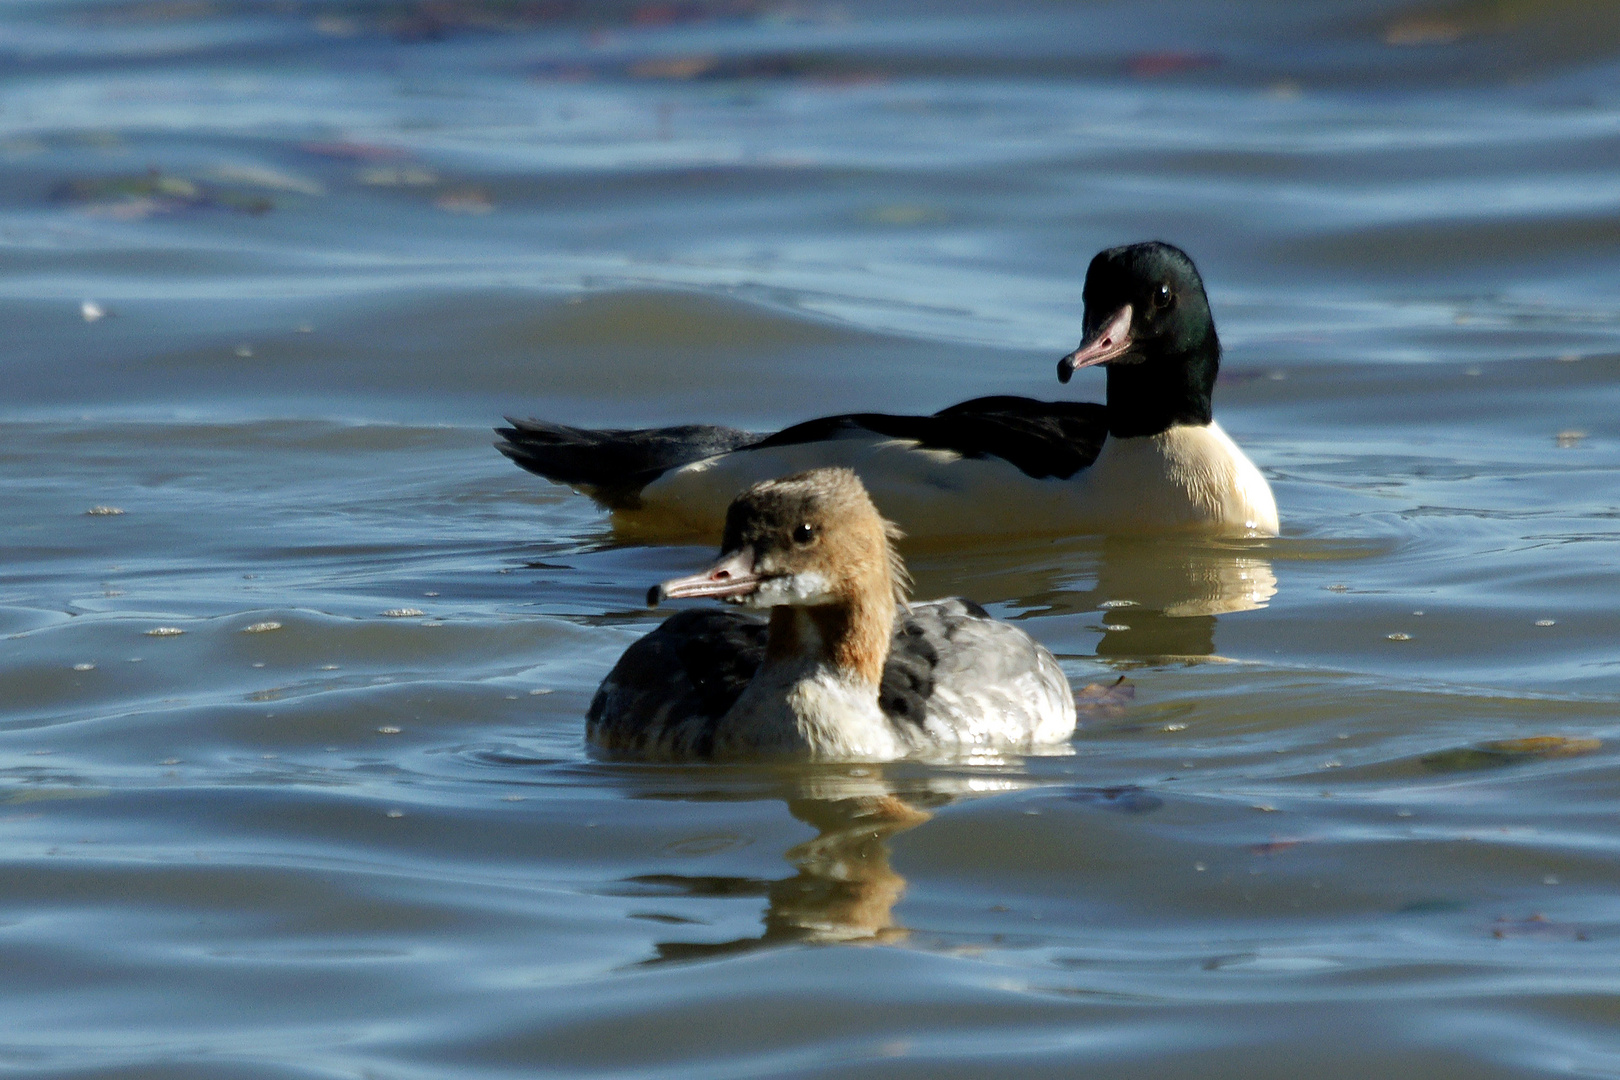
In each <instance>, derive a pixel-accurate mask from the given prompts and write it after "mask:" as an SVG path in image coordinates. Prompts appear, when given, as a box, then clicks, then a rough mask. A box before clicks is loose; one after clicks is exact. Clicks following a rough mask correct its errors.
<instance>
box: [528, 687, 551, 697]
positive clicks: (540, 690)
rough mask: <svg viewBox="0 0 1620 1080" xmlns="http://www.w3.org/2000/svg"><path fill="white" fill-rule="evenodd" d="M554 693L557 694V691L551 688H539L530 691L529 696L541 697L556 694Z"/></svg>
mask: <svg viewBox="0 0 1620 1080" xmlns="http://www.w3.org/2000/svg"><path fill="white" fill-rule="evenodd" d="M554 693H556V691H555V690H553V689H552V688H551V687H549V686H537V687H535V688H534V689H533V690H530V691H529V696H530V697H539V696H540V695H541V694H554Z"/></svg>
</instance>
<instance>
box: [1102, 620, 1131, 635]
mask: <svg viewBox="0 0 1620 1080" xmlns="http://www.w3.org/2000/svg"><path fill="white" fill-rule="evenodd" d="M1102 628H1103V629H1104V630H1107V631H1110V632H1112V633H1117V632H1119V631H1121V630H1129V629H1130V627H1129V626H1126V625H1125V624H1124V623H1107V622H1105V623H1103V624H1102Z"/></svg>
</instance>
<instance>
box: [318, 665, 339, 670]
mask: <svg viewBox="0 0 1620 1080" xmlns="http://www.w3.org/2000/svg"><path fill="white" fill-rule="evenodd" d="M337 669H338V666H337V665H336V664H322V665H321V666H320V669H319V670H321V671H336V670H337Z"/></svg>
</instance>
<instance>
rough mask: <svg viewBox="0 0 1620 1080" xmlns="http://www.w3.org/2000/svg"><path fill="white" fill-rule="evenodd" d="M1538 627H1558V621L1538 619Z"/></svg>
mask: <svg viewBox="0 0 1620 1080" xmlns="http://www.w3.org/2000/svg"><path fill="white" fill-rule="evenodd" d="M1536 625H1537V626H1557V625H1558V621H1557V620H1556V619H1537V620H1536Z"/></svg>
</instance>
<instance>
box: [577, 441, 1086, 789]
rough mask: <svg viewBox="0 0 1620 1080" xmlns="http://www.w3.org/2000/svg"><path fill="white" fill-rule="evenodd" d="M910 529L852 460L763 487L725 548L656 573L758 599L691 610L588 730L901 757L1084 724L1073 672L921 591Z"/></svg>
mask: <svg viewBox="0 0 1620 1080" xmlns="http://www.w3.org/2000/svg"><path fill="white" fill-rule="evenodd" d="M896 537H897V530H896V529H895V527H894V525H892V524H891V523H889V522H888V521H885V520H884V519H883V518H882V517H881V516H880V515H879V514H878V511H877V508H876V507H875V506H873V505H872V500H871V498H870V497H869V496H868V495H867V492H866V488H865V487H863V486H862V485H861V481H860V479H859V478H857V477H856V475H855V474H854V473H853V472H851V471H849V470H848V469H816V470H814V471H811V472H806V473H800V474H798V475H796V476H789V477H786V478H783V479H780V480H767V481H765V482H763V483H759V484H755V485H754V486H753V487H751V488H749V489H748V490H747V491H745V492H743V493H742V494H741V495H739V496H737V498H736V500H735V501H734V502H732V504H731V507H730V508H729V510H728V511H727V512H726V526H725V537H724V540H723V541H722V543H721V548H720V558H719V561H717V562H716V563H715V564H714V565H713V566H711V567H709V568H708V569H707V570H704V571H702V572H701V573H698V574H693V575H692V576H690V577H683V578H675V579H673V580H671V581H666V582H664V583H663V584H662V585H658V586H655V587H654V588H653V589H652V591H651V592H650V593H649V594H648V596H647V599H648V602H649V603H657V601H658V600H660V599H662V598H677V597H696V596H706V597H718V598H721V599H726V600H731V601H733V602H735V603H738V604H741V605H744V606H746V607H751V608H756V609H757V608H767V609H769V610H770V615H769V618H768V619H766V618H761V617H759V616H756V615H750V614H745V613H742V612H727V611H683V612H681V613H680V614H678V615H676V616H674V617H673V618H671V619H668V620H666V621H665V622H664V623H663V624H662V625H660V626H659V627H658V629H656V630H654V631H653V632H652V633H650V634H648V635H647V636H646V637H644V638H642V639H641V640H640V641H638V642H636V643H635V644H634V645H632V646H630V648H629V649H627V650H626V651H625V654H624V656H623V657H621V658H620V659H619V662H618V664H617V665H615V666H614V668H613V670H612V671H611V672H609V673H608V676H607V678H606V679H604V680H602V686H601V688H600V689H599V690H597V692H596V697H595V698H594V699H593V700H592V702H591V707H590V711H589V712H588V713H587V716H586V736H587V738H588V739H589V740H590V741H591V743H593V744H594V745H596V746H597V747H599V748H601V749H603V750H606V751H610V752H615V753H624V754H632V755H636V756H641V757H650V758H663V759H691V758H735V757H760V756H767V757H768V756H778V757H780V756H788V757H795V758H808V759H815V760H830V761H888V760H893V759H896V758H903V757H910V756H915V755H924V756H926V755H930V754H937V753H947V754H948V753H958V752H962V751H972V750H985V751H1027V750H1031V749H1034V748H1036V747H1039V746H1043V745H1049V744H1053V743H1059V742H1062V741H1063V740H1065V739H1067V738H1069V736H1070V735H1071V734H1073V732H1074V727H1075V700H1074V694H1073V693H1072V692H1071V690H1070V689H1069V681H1068V679H1067V678H1066V677H1065V676H1064V674H1063V672H1062V670H1061V669H1059V667H1058V665H1057V661H1055V660H1053V659H1052V654H1051V653H1049V652H1047V651H1046V649H1045V648H1043V647H1042V646H1041V645H1040V644H1039V643H1037V642H1036V641H1035V640H1034V639H1033V638H1031V637H1030V636H1029V635H1028V634H1026V633H1024V632H1023V631H1022V630H1019V629H1018V628H1017V627H1014V626H1010V625H1008V624H1007V623H1003V622H997V621H996V620H994V619H992V618H990V616H989V615H988V614H986V613H985V611H984V609H982V608H980V607H979V606H978V605H976V604H973V603H971V602H969V601H966V600H960V599H950V600H933V601H929V602H927V603H921V604H912V605H907V604H906V602H905V589H906V584H907V578H906V572H905V567H904V566H903V565H902V564H901V562H900V558H899V555H898V554H897V553H896V551H895V548H894V540H895V539H896Z"/></svg>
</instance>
